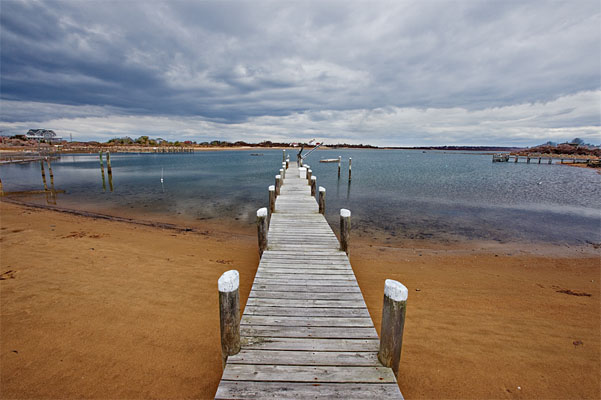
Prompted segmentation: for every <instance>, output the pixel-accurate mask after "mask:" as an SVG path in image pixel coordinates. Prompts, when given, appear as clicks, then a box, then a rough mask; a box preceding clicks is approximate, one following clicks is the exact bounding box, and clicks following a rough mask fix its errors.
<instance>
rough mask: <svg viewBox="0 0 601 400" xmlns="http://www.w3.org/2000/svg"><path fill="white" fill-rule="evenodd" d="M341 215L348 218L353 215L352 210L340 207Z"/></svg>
mask: <svg viewBox="0 0 601 400" xmlns="http://www.w3.org/2000/svg"><path fill="white" fill-rule="evenodd" d="M340 216H341V217H342V218H348V217H350V216H351V210H347V209H346V208H341V209H340Z"/></svg>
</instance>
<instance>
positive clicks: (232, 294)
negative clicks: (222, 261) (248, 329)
mask: <svg viewBox="0 0 601 400" xmlns="http://www.w3.org/2000/svg"><path fill="white" fill-rule="evenodd" d="M217 287H218V289H219V317H220V318H219V326H220V328H221V360H222V367H225V363H226V361H227V358H228V356H233V355H234V354H238V353H239V352H240V293H239V291H238V288H239V287H240V275H239V274H238V271H236V270H235V269H232V270H229V271H226V272H224V273H223V275H221V277H220V278H219V280H218V281H217Z"/></svg>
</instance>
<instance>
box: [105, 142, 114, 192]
mask: <svg viewBox="0 0 601 400" xmlns="http://www.w3.org/2000/svg"><path fill="white" fill-rule="evenodd" d="M106 168H107V173H108V175H109V188H110V189H111V192H112V191H113V169H112V168H111V153H110V152H108V151H107V152H106Z"/></svg>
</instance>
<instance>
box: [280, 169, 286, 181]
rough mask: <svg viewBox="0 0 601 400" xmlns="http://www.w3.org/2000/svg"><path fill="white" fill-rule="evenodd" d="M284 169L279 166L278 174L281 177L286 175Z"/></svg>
mask: <svg viewBox="0 0 601 400" xmlns="http://www.w3.org/2000/svg"><path fill="white" fill-rule="evenodd" d="M284 171H285V169H284V168H280V176H281V177H282V179H284V178H285V177H286V175H285V173H284Z"/></svg>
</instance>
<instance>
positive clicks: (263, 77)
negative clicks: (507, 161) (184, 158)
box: [0, 0, 601, 145]
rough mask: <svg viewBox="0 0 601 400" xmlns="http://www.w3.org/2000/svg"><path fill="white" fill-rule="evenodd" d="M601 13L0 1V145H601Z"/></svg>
mask: <svg viewBox="0 0 601 400" xmlns="http://www.w3.org/2000/svg"><path fill="white" fill-rule="evenodd" d="M600 8H601V6H600V5H599V3H598V1H578V2H570V3H565V2H548V1H547V2H527V3H526V4H521V2H474V1H448V2H444V1H442V2H441V1H436V2H435V1H425V2H375V3H374V2H369V3H368V2H342V1H325V2H302V3H301V2H298V3H291V2H283V3H282V2H264V1H259V2H119V3H115V2H36V1H10V0H8V1H3V2H2V10H1V13H0V19H1V21H0V22H1V28H0V29H1V35H2V36H1V40H2V42H1V46H0V50H1V60H2V65H1V67H2V74H1V85H2V94H1V96H2V110H1V112H0V129H2V130H3V131H5V132H10V133H22V132H23V131H26V130H27V129H29V128H32V127H43V128H48V129H55V130H57V131H59V132H60V134H62V135H63V136H66V135H67V134H68V133H71V134H73V136H74V138H79V139H106V138H109V137H114V136H123V135H133V136H135V135H138V134H143V133H144V134H148V133H149V132H150V133H151V135H152V134H156V136H162V137H164V138H180V139H183V138H184V137H185V138H189V139H192V140H206V139H224V140H239V139H240V140H247V141H260V140H286V141H296V140H300V139H308V138H313V137H319V138H323V139H326V140H327V141H331V142H338V141H347V142H354V143H359V142H363V143H373V144H381V145H385V144H388V145H419V144H458V143H461V144H507V145H510V144H520V145H523V144H536V143H539V142H541V141H546V140H549V139H550V140H565V139H570V138H572V137H574V136H580V137H583V138H586V139H588V140H589V141H593V142H600V141H601V138H600V137H599V127H600V125H601V121H600V111H599V109H600V107H601V83H600V81H601V73H600V70H601V39H600V38H601V31H600V28H599V27H600V26H601V18H600V14H601V12H600Z"/></svg>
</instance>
